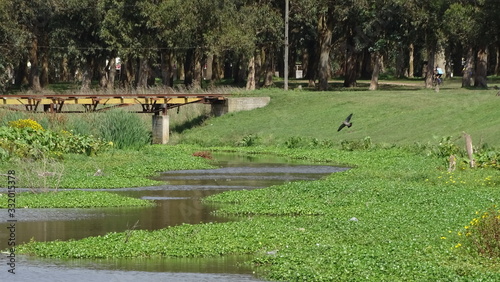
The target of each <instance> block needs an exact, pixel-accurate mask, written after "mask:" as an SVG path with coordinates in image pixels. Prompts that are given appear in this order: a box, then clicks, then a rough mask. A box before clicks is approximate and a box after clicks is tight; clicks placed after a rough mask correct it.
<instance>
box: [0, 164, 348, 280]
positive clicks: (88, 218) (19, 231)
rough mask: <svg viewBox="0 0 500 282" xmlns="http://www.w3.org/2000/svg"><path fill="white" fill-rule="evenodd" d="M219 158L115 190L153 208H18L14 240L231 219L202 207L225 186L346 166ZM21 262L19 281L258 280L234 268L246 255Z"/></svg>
mask: <svg viewBox="0 0 500 282" xmlns="http://www.w3.org/2000/svg"><path fill="white" fill-rule="evenodd" d="M214 163H215V164H216V165H217V166H219V167H221V168H219V169H211V170H186V171H174V172H166V173H162V174H161V175H160V176H157V177H156V179H157V180H161V181H164V182H165V184H164V185H161V186H154V187H143V188H125V189H114V190H113V193H120V194H124V195H128V196H132V197H137V198H143V199H150V200H154V201H155V202H156V203H157V205H156V206H155V207H151V208H101V209H19V208H18V209H17V210H16V217H17V219H18V222H17V224H16V241H17V242H18V243H21V242H27V241H29V240H30V239H31V238H33V239H35V240H37V241H52V240H69V239H81V238H84V237H88V236H96V235H104V234H106V233H108V232H112V231H116V232H121V231H125V230H127V229H129V228H131V227H132V226H133V225H134V224H135V223H136V222H138V227H137V228H138V229H147V230H155V229H160V228H164V227H167V226H174V225H179V224H182V223H191V224H197V223H201V222H224V221H226V220H227V219H226V218H219V217H215V216H213V215H212V214H211V211H212V209H211V208H210V207H207V206H204V205H202V204H201V202H200V199H201V198H203V197H206V196H209V195H212V194H215V193H221V192H223V191H227V190H238V189H260V188H264V187H269V186H271V185H275V184H282V183H284V182H288V181H296V180H315V179H319V178H321V177H324V176H326V175H329V174H331V173H333V172H337V171H342V170H345V169H344V168H336V167H331V166H311V165H306V164H303V163H300V162H290V161H287V160H283V159H279V158H270V157H265V158H263V157H237V156H234V155H216V156H215V162H214ZM107 191H109V190H107ZM2 192H4V191H2ZM6 215H7V212H6V210H0V219H1V220H2V223H5V222H6V221H7V218H6ZM4 229H5V230H4ZM7 231H8V230H7V229H6V228H2V229H1V230H0V242H2V246H1V247H0V248H1V249H4V248H5V247H7V246H6V243H3V242H6V239H7V236H8V234H7ZM4 259H6V258H5V255H0V263H2V264H1V265H4V266H5V263H3V261H4ZM19 259H20V260H21V261H20V262H19V264H21V265H22V266H23V267H24V270H22V269H21V268H20V269H19V272H20V273H22V274H20V275H16V277H17V278H21V277H24V278H22V280H19V281H30V280H31V279H32V278H38V277H40V276H43V275H42V274H43V273H45V274H48V273H49V272H54V273H58V275H61V279H60V281H64V280H66V279H65V278H64V277H66V278H68V277H70V276H73V275H79V276H80V277H86V278H89V277H95V279H90V280H94V281H129V280H127V279H128V278H130V279H131V280H130V281H132V278H134V277H136V278H137V277H141V278H146V279H147V281H258V280H256V279H255V278H253V277H252V276H251V275H250V274H251V270H250V269H248V268H245V267H242V266H237V265H238V262H241V261H243V260H244V259H245V258H242V257H224V258H215V259H214V258H211V259H184V260H178V259H175V260H173V259H155V260H138V259H136V260H106V261H95V260H92V261H91V260H89V261H86V260H76V261H75V260H64V261H63V260H44V259H34V258H25V257H20V258H19ZM4 268H5V271H3V270H4V269H2V268H1V267H0V271H3V273H2V272H0V277H3V276H4V273H7V268H6V267H4ZM215 273H218V274H215ZM245 274H246V275H245ZM65 275H66V276H65ZM89 275H90V276H89ZM72 280H74V279H72ZM84 280H85V281H90V280H87V279H84ZM38 281H42V280H38ZM47 281H55V280H47ZM82 281H83V280H82Z"/></svg>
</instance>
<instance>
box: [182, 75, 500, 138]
mask: <svg viewBox="0 0 500 282" xmlns="http://www.w3.org/2000/svg"><path fill="white" fill-rule="evenodd" d="M456 86H457V85H456V84H451V85H449V86H446V85H445V87H443V88H441V90H440V91H439V92H436V91H434V90H426V89H422V88H417V87H401V86H393V87H390V88H389V89H388V90H384V91H375V92H373V91H366V90H364V89H365V88H362V89H361V88H360V89H339V90H338V91H331V92H308V91H288V92H284V91H281V90H268V89H263V90H259V91H255V92H252V93H251V94H249V95H267V96H270V97H271V102H270V104H269V105H268V106H267V107H264V108H261V109H257V110H253V111H248V112H238V113H232V114H229V115H225V116H222V117H220V118H213V119H210V120H207V121H206V122H205V125H206V126H204V127H199V128H195V129H192V130H186V131H184V132H183V134H182V135H181V136H176V137H175V138H174V140H176V141H177V142H179V143H193V144H200V145H204V146H214V145H215V146H219V145H221V144H224V145H229V146H234V145H241V144H243V145H245V144H247V143H248V141H251V143H252V144H258V145H266V146H286V145H287V143H288V144H290V143H292V144H293V143H294V142H295V143H297V142H300V143H304V144H314V143H315V142H316V143H317V142H325V141H326V142H331V143H332V144H334V145H335V146H338V145H339V144H340V142H341V141H342V140H357V139H362V138H365V137H367V136H369V137H370V138H371V140H372V141H373V142H374V143H377V144H381V143H387V144H398V145H407V144H413V143H415V142H418V143H427V142H432V143H437V142H438V141H439V139H441V138H442V137H447V136H452V137H453V138H454V139H455V138H456V139H459V138H460V137H461V135H462V132H463V131H465V132H467V133H468V134H470V135H471V136H472V139H473V141H474V142H475V143H476V144H479V143H483V144H484V143H487V144H489V145H491V146H495V147H499V146H500V130H498V124H499V123H500V116H499V115H496V114H494V113H496V112H497V110H498V108H500V98H499V97H497V96H495V94H496V92H497V91H496V90H468V89H462V88H459V87H456ZM350 113H353V114H354V115H353V118H352V122H353V126H352V127H351V128H345V129H344V130H342V131H341V132H337V128H338V127H339V125H340V123H341V122H342V121H343V120H344V119H345V117H346V116H347V115H349V114H350Z"/></svg>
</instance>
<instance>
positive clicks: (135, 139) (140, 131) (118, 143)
mask: <svg viewBox="0 0 500 282" xmlns="http://www.w3.org/2000/svg"><path fill="white" fill-rule="evenodd" d="M96 126H97V129H98V134H99V136H100V137H101V138H104V139H105V140H108V141H111V142H113V144H114V147H115V148H118V149H124V148H140V147H142V146H144V145H147V144H149V143H150V142H151V133H150V131H149V130H148V129H147V127H146V126H145V124H144V122H143V121H142V120H141V119H140V117H139V116H138V115H137V114H134V113H129V112H126V111H123V110H112V111H109V112H106V113H104V114H102V115H99V116H98V119H97V123H96Z"/></svg>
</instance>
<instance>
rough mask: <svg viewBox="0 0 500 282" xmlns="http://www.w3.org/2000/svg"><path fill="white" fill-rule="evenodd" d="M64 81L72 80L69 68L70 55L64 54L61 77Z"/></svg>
mask: <svg viewBox="0 0 500 282" xmlns="http://www.w3.org/2000/svg"><path fill="white" fill-rule="evenodd" d="M59 79H60V80H61V81H63V82H68V81H70V80H71V75H70V71H69V68H68V57H67V56H63V58H62V60H61V77H60V78H59Z"/></svg>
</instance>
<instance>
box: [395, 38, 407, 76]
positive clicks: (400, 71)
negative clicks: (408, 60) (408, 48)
mask: <svg viewBox="0 0 500 282" xmlns="http://www.w3.org/2000/svg"><path fill="white" fill-rule="evenodd" d="M398 45H399V46H398V52H397V56H396V77H397V78H402V77H405V55H404V53H405V50H404V48H403V45H402V44H398Z"/></svg>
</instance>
